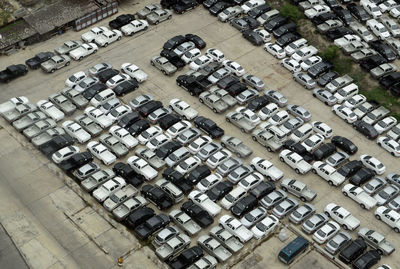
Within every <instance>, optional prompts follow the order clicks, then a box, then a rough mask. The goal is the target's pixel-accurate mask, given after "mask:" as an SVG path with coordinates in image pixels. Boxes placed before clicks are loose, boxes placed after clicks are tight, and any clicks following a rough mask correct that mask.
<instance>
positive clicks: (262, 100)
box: [247, 95, 269, 112]
mask: <svg viewBox="0 0 400 269" xmlns="http://www.w3.org/2000/svg"><path fill="white" fill-rule="evenodd" d="M268 104H269V101H268V98H267V97H266V96H265V95H261V96H257V97H256V98H254V99H253V100H251V101H250V103H249V104H248V105H247V109H250V110H251V111H253V112H256V111H258V110H260V109H261V108H263V107H264V106H266V105H268Z"/></svg>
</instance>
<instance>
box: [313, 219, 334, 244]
mask: <svg viewBox="0 0 400 269" xmlns="http://www.w3.org/2000/svg"><path fill="white" fill-rule="evenodd" d="M339 231H340V226H339V224H337V223H336V222H334V221H329V222H327V223H325V224H324V226H322V227H321V228H319V229H318V230H317V231H316V232H315V233H314V234H313V237H312V238H313V239H314V241H316V242H317V243H318V244H324V243H325V242H327V241H328V240H329V239H331V238H332V237H333V236H334V235H335V234H337V233H338V232H339Z"/></svg>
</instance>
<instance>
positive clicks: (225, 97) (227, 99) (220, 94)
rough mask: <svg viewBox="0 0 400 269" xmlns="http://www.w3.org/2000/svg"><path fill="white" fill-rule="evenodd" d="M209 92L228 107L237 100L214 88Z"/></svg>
mask: <svg viewBox="0 0 400 269" xmlns="http://www.w3.org/2000/svg"><path fill="white" fill-rule="evenodd" d="M210 92H211V93H213V94H215V95H216V96H218V97H219V98H221V99H222V100H223V101H224V102H225V103H227V104H228V106H230V107H233V106H235V105H236V104H237V100H236V99H235V98H234V97H233V96H232V95H230V94H229V93H228V92H227V91H226V90H224V89H220V88H218V87H216V86H214V87H212V88H211V89H210Z"/></svg>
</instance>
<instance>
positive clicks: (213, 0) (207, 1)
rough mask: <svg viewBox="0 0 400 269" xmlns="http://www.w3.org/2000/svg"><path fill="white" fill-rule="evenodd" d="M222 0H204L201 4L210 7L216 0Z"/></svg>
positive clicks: (217, 0) (219, 0) (218, 0)
mask: <svg viewBox="0 0 400 269" xmlns="http://www.w3.org/2000/svg"><path fill="white" fill-rule="evenodd" d="M221 1H222V0H205V1H204V2H203V6H204V7H205V8H207V9H209V8H210V7H212V6H213V5H215V4H216V3H218V2H221Z"/></svg>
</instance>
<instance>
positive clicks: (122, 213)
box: [112, 195, 147, 221]
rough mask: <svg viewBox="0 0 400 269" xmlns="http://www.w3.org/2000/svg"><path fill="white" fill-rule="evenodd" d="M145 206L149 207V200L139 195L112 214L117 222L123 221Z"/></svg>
mask: <svg viewBox="0 0 400 269" xmlns="http://www.w3.org/2000/svg"><path fill="white" fill-rule="evenodd" d="M145 205H147V200H146V199H145V198H144V197H142V196H140V195H138V196H134V197H131V198H129V199H128V200H126V201H125V202H123V203H122V204H121V205H120V206H118V207H117V208H116V209H114V210H113V212H112V213H113V215H114V218H115V219H116V220H117V221H123V220H124V219H125V218H127V217H128V216H129V214H130V213H131V212H133V211H135V210H137V209H139V208H141V207H143V206H145Z"/></svg>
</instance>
